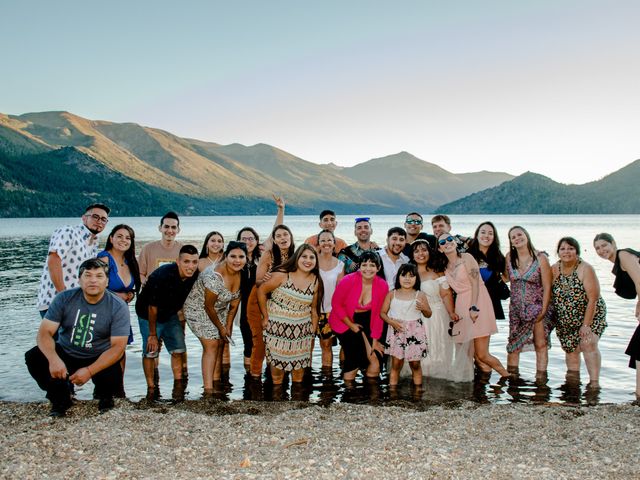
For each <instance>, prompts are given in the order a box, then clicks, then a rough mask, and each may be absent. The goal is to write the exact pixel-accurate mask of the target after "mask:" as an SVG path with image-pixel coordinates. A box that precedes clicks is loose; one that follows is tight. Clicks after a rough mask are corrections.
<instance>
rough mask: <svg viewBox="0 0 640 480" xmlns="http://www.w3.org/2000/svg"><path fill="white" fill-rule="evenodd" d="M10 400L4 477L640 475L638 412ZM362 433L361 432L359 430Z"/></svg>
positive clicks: (624, 407) (618, 408)
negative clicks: (53, 407) (63, 408)
mask: <svg viewBox="0 0 640 480" xmlns="http://www.w3.org/2000/svg"><path fill="white" fill-rule="evenodd" d="M96 404H97V402H96V401H79V402H76V404H75V405H74V406H73V407H72V409H71V410H70V415H69V416H68V417H67V418H64V419H51V418H48V417H47V416H46V412H47V411H48V408H49V407H48V405H47V404H46V403H45V402H33V403H14V402H0V426H1V428H2V431H3V433H4V435H3V436H2V440H0V448H2V450H3V451H4V452H5V454H4V457H5V460H4V461H3V462H2V467H1V468H0V477H2V478H42V477H45V476H46V477H48V478H64V477H68V476H74V475H77V473H78V472H79V471H82V472H83V475H84V476H87V477H88V478H175V476H176V472H180V473H179V475H180V476H183V477H185V478H214V477H217V478H371V477H372V476H373V475H380V476H381V477H380V478H403V479H405V478H483V479H484V478H487V477H489V476H490V477H491V478H494V479H500V478H537V479H540V478H550V479H551V478H553V479H556V478H637V476H638V475H639V473H640V467H639V466H638V463H637V461H636V459H637V458H638V455H639V454H640V446H638V445H637V442H635V441H634V439H636V438H638V435H639V434H640V424H639V423H638V411H639V410H638V406H636V405H631V404H617V405H612V404H604V405H602V404H601V405H597V406H588V407H587V406H567V405H561V404H557V403H549V404H546V405H523V404H510V405H496V404H478V403H472V402H460V401H456V402H449V403H446V404H442V405H438V406H431V407H427V408H425V407H424V406H420V405H419V404H411V403H410V402H401V403H399V404H397V406H396V405H388V406H384V407H375V406H369V405H356V404H346V403H339V404H332V405H330V406H329V407H320V406H317V405H310V404H308V403H304V402H253V401H243V400H237V401H233V402H224V401H218V400H211V401H207V402H205V401H185V402H182V403H178V404H175V405H162V404H157V403H155V404H149V403H146V402H145V401H140V402H138V403H133V402H130V401H128V400H118V401H117V402H116V408H115V409H113V410H111V411H109V412H107V413H105V414H104V415H98V414H97V406H96ZM356 427H357V428H356Z"/></svg>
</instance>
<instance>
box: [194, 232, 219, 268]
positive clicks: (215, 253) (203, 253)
mask: <svg viewBox="0 0 640 480" xmlns="http://www.w3.org/2000/svg"><path fill="white" fill-rule="evenodd" d="M223 258H224V237H223V236H222V234H221V233H220V232H216V231H213V232H209V233H207V236H206V237H204V243H203V244H202V249H200V259H199V260H198V270H199V271H200V272H204V270H205V268H207V267H211V266H213V267H214V268H215V266H216V265H217V264H218V263H220V262H221V261H222V259H223Z"/></svg>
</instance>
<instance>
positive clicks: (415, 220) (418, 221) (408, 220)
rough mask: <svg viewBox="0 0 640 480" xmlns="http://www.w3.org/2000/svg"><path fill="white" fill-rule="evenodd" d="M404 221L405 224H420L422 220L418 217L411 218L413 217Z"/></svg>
mask: <svg viewBox="0 0 640 480" xmlns="http://www.w3.org/2000/svg"><path fill="white" fill-rule="evenodd" d="M404 223H406V224H407V225H422V220H419V219H413V218H407V219H406V220H405V221H404Z"/></svg>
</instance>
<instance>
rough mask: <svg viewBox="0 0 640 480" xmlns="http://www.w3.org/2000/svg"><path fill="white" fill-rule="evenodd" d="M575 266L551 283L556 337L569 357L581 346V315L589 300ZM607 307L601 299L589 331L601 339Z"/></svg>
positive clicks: (582, 316)
mask: <svg viewBox="0 0 640 480" xmlns="http://www.w3.org/2000/svg"><path fill="white" fill-rule="evenodd" d="M578 265H580V262H578V264H576V266H575V268H574V269H573V271H572V272H571V273H570V274H569V275H564V274H563V273H562V268H560V274H559V275H558V278H556V279H555V280H554V281H553V287H552V291H553V307H554V310H555V314H556V317H557V322H558V323H557V325H556V335H558V339H559V340H560V345H561V346H562V349H563V350H564V351H565V352H567V353H571V352H574V351H575V350H576V348H578V347H579V346H580V327H581V326H582V324H583V322H584V312H585V311H586V309H587V304H588V303H589V300H588V299H587V291H586V290H585V289H584V285H583V284H582V282H581V281H580V279H579V278H578V272H577V269H578ZM606 315H607V306H606V305H605V303H604V300H603V299H602V297H599V298H598V301H597V303H596V312H595V315H594V316H593V323H592V324H591V330H592V331H593V333H595V334H596V335H598V336H599V337H600V336H602V332H604V329H605V328H606V327H607V320H606V318H605V317H606Z"/></svg>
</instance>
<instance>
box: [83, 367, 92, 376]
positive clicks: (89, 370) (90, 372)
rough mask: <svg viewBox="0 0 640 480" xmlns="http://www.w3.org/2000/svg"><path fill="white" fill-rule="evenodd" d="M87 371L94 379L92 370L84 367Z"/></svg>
mask: <svg viewBox="0 0 640 480" xmlns="http://www.w3.org/2000/svg"><path fill="white" fill-rule="evenodd" d="M84 368H86V369H87V372H89V375H90V376H91V377H92V378H93V372H92V371H91V369H90V368H89V367H84Z"/></svg>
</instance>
